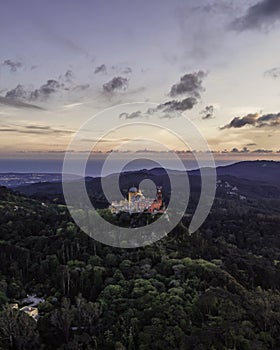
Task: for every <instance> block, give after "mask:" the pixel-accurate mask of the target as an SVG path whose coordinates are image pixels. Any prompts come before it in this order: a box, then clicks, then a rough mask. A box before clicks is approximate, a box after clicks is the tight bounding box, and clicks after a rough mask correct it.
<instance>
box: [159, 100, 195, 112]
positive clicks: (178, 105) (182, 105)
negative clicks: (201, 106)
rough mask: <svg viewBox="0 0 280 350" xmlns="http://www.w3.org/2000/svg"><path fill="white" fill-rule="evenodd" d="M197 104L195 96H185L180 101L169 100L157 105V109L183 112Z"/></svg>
mask: <svg viewBox="0 0 280 350" xmlns="http://www.w3.org/2000/svg"><path fill="white" fill-rule="evenodd" d="M196 104H197V99H196V98H195V97H187V98H185V99H184V100H182V101H177V100H171V101H167V102H165V103H163V104H160V105H158V107H157V110H162V111H164V112H183V111H186V110H188V109H192V108H193V107H194V106H195V105H196Z"/></svg>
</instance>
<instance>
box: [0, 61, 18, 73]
mask: <svg viewBox="0 0 280 350" xmlns="http://www.w3.org/2000/svg"><path fill="white" fill-rule="evenodd" d="M3 66H6V67H8V68H9V69H10V71H11V72H16V71H17V70H18V68H21V67H22V66H23V64H22V63H21V62H19V61H12V60H5V61H4V62H3Z"/></svg>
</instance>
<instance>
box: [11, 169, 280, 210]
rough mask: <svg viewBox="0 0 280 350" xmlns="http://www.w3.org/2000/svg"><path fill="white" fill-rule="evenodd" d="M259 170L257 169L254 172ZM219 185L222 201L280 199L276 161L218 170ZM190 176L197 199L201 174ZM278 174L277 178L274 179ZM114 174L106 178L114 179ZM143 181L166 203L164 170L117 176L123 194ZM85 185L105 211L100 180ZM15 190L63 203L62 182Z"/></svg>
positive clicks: (194, 196)
mask: <svg viewBox="0 0 280 350" xmlns="http://www.w3.org/2000/svg"><path fill="white" fill-rule="evenodd" d="M257 169H258V170H257ZM172 173H173V175H174V176H178V177H179V176H182V173H181V172H179V171H172ZM217 173H218V183H217V196H218V197H222V198H229V197H235V198H246V199H262V198H268V199H269V198H280V176H279V175H280V163H276V162H242V163H237V164H233V165H230V166H226V167H219V168H218V169H217ZM188 174H189V181H190V189H191V196H192V197H193V198H196V199H197V198H198V197H199V195H200V187H201V179H200V172H199V170H197V171H191V172H189V173H188ZM277 175H278V177H277ZM116 176H117V175H116V174H114V175H109V176H108V178H112V179H114V178H115V177H116ZM144 179H150V180H152V181H153V182H154V183H155V184H156V185H157V186H162V187H163V193H164V200H165V203H168V200H169V196H170V181H169V177H168V175H167V173H166V172H165V170H164V169H160V168H155V169H151V170H145V169H144V170H141V171H134V172H126V173H123V174H122V175H121V176H120V182H119V183H120V188H121V190H122V192H123V194H124V195H125V194H126V193H127V191H128V189H129V187H131V186H133V185H135V186H138V185H139V183H140V182H141V181H142V180H144ZM86 186H87V189H88V193H89V196H90V197H91V198H92V200H93V204H94V205H95V206H96V207H99V208H106V207H107V206H108V205H109V203H108V202H107V200H106V198H105V196H104V194H103V191H102V186H101V178H87V179H86ZM15 190H16V191H18V192H20V193H22V194H24V195H27V196H31V197H33V198H35V199H40V200H42V201H45V200H50V201H54V200H55V201H56V202H58V203H64V198H63V190H62V183H61V182H44V183H35V184H29V185H22V186H19V187H17V188H16V189H15Z"/></svg>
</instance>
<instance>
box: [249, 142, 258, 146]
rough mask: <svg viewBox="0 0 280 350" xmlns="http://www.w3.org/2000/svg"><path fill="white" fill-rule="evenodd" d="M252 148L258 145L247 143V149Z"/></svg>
mask: <svg viewBox="0 0 280 350" xmlns="http://www.w3.org/2000/svg"><path fill="white" fill-rule="evenodd" d="M251 146H257V144H256V143H254V142H251V143H247V145H246V147H251Z"/></svg>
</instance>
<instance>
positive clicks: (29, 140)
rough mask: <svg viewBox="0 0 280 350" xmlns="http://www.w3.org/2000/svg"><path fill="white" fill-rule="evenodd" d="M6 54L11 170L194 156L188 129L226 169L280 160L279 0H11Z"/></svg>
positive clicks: (0, 102) (0, 148)
mask: <svg viewBox="0 0 280 350" xmlns="http://www.w3.org/2000/svg"><path fill="white" fill-rule="evenodd" d="M0 42H1V50H0V133H1V139H0V158H2V159H3V158H9V157H14V158H15V159H20V158H21V157H31V158H32V157H37V156H38V155H39V156H40V157H46V158H49V157H61V155H62V154H63V152H64V151H65V150H66V149H70V150H71V151H72V152H77V153H83V152H86V151H87V150H88V149H89V148H91V147H93V150H94V151H95V152H104V153H106V152H108V151H110V150H111V149H114V147H118V146H119V145H121V146H122V151H123V152H125V151H128V150H133V151H139V150H149V151H150V150H152V151H157V152H159V151H164V150H165V148H164V147H165V146H166V145H168V148H169V149H173V150H179V151H182V150H188V149H190V147H189V146H188V147H189V148H188V147H187V145H186V144H185V143H184V142H181V141H180V139H179V138H178V137H175V136H174V134H172V130H174V127H175V126H176V128H175V129H176V130H177V131H178V130H180V132H181V134H182V135H181V136H182V137H183V139H184V140H186V139H188V138H189V137H191V135H190V134H191V132H190V129H189V128H188V127H187V126H186V125H187V124H186V119H187V120H190V121H191V123H192V125H193V126H194V127H195V128H197V130H199V132H200V134H201V136H202V137H203V138H204V139H205V140H206V141H207V143H208V145H209V148H210V149H211V150H212V151H213V152H214V154H218V155H220V156H221V157H225V156H226V157H230V156H232V157H233V158H234V159H235V158H236V157H237V156H238V157H239V158H242V159H243V158H246V159H249V158H250V159H251V158H252V159H253V158H254V159H255V158H256V159H257V158H265V159H278V158H280V153H279V152H280V151H279V150H280V146H279V128H280V98H279V96H280V45H279V42H280V1H279V0H248V1H239V0H235V1H230V0H224V1H216V0H211V1H210V0H189V1H186V0H170V1H169V0H150V1H146V0H142V1H129V0H119V1H113V0H106V1H97V0H82V1H77V0H60V1H54V0H49V1H41V0H36V1H35V0H25V1H20V0H10V1H5V2H3V3H2V4H1V11H0ZM96 114H98V117H97V118H95V119H94V120H93V122H90V123H86V122H87V121H88V120H89V118H92V117H93V116H95V115H96ZM84 123H86V124H84ZM131 123H132V125H131ZM135 123H136V124H135ZM150 123H153V124H156V125H157V126H158V128H157V129H154V128H153V127H151V126H149V125H148V124H150ZM83 124H84V126H83V130H82V132H81V133H80V135H79V137H78V140H79V142H75V143H74V144H71V139H72V138H73V137H74V136H75V135H76V136H77V134H76V133H77V130H79V129H80V128H81V126H82V125H83ZM124 124H127V126H125V127H123V126H124ZM128 124H129V125H128ZM162 127H165V128H166V129H165V130H163V129H162ZM168 130H171V132H168ZM135 138H136V141H135ZM147 139H148V141H147ZM97 140H100V141H99V142H97V143H96V141H97ZM151 140H152V141H151ZM155 143H156V144H155ZM73 146H74V148H73V149H72V148H71V147H73ZM163 146H164V147H163ZM204 150H205V149H200V146H199V143H197V144H196V147H195V149H192V151H195V152H199V151H204Z"/></svg>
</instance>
